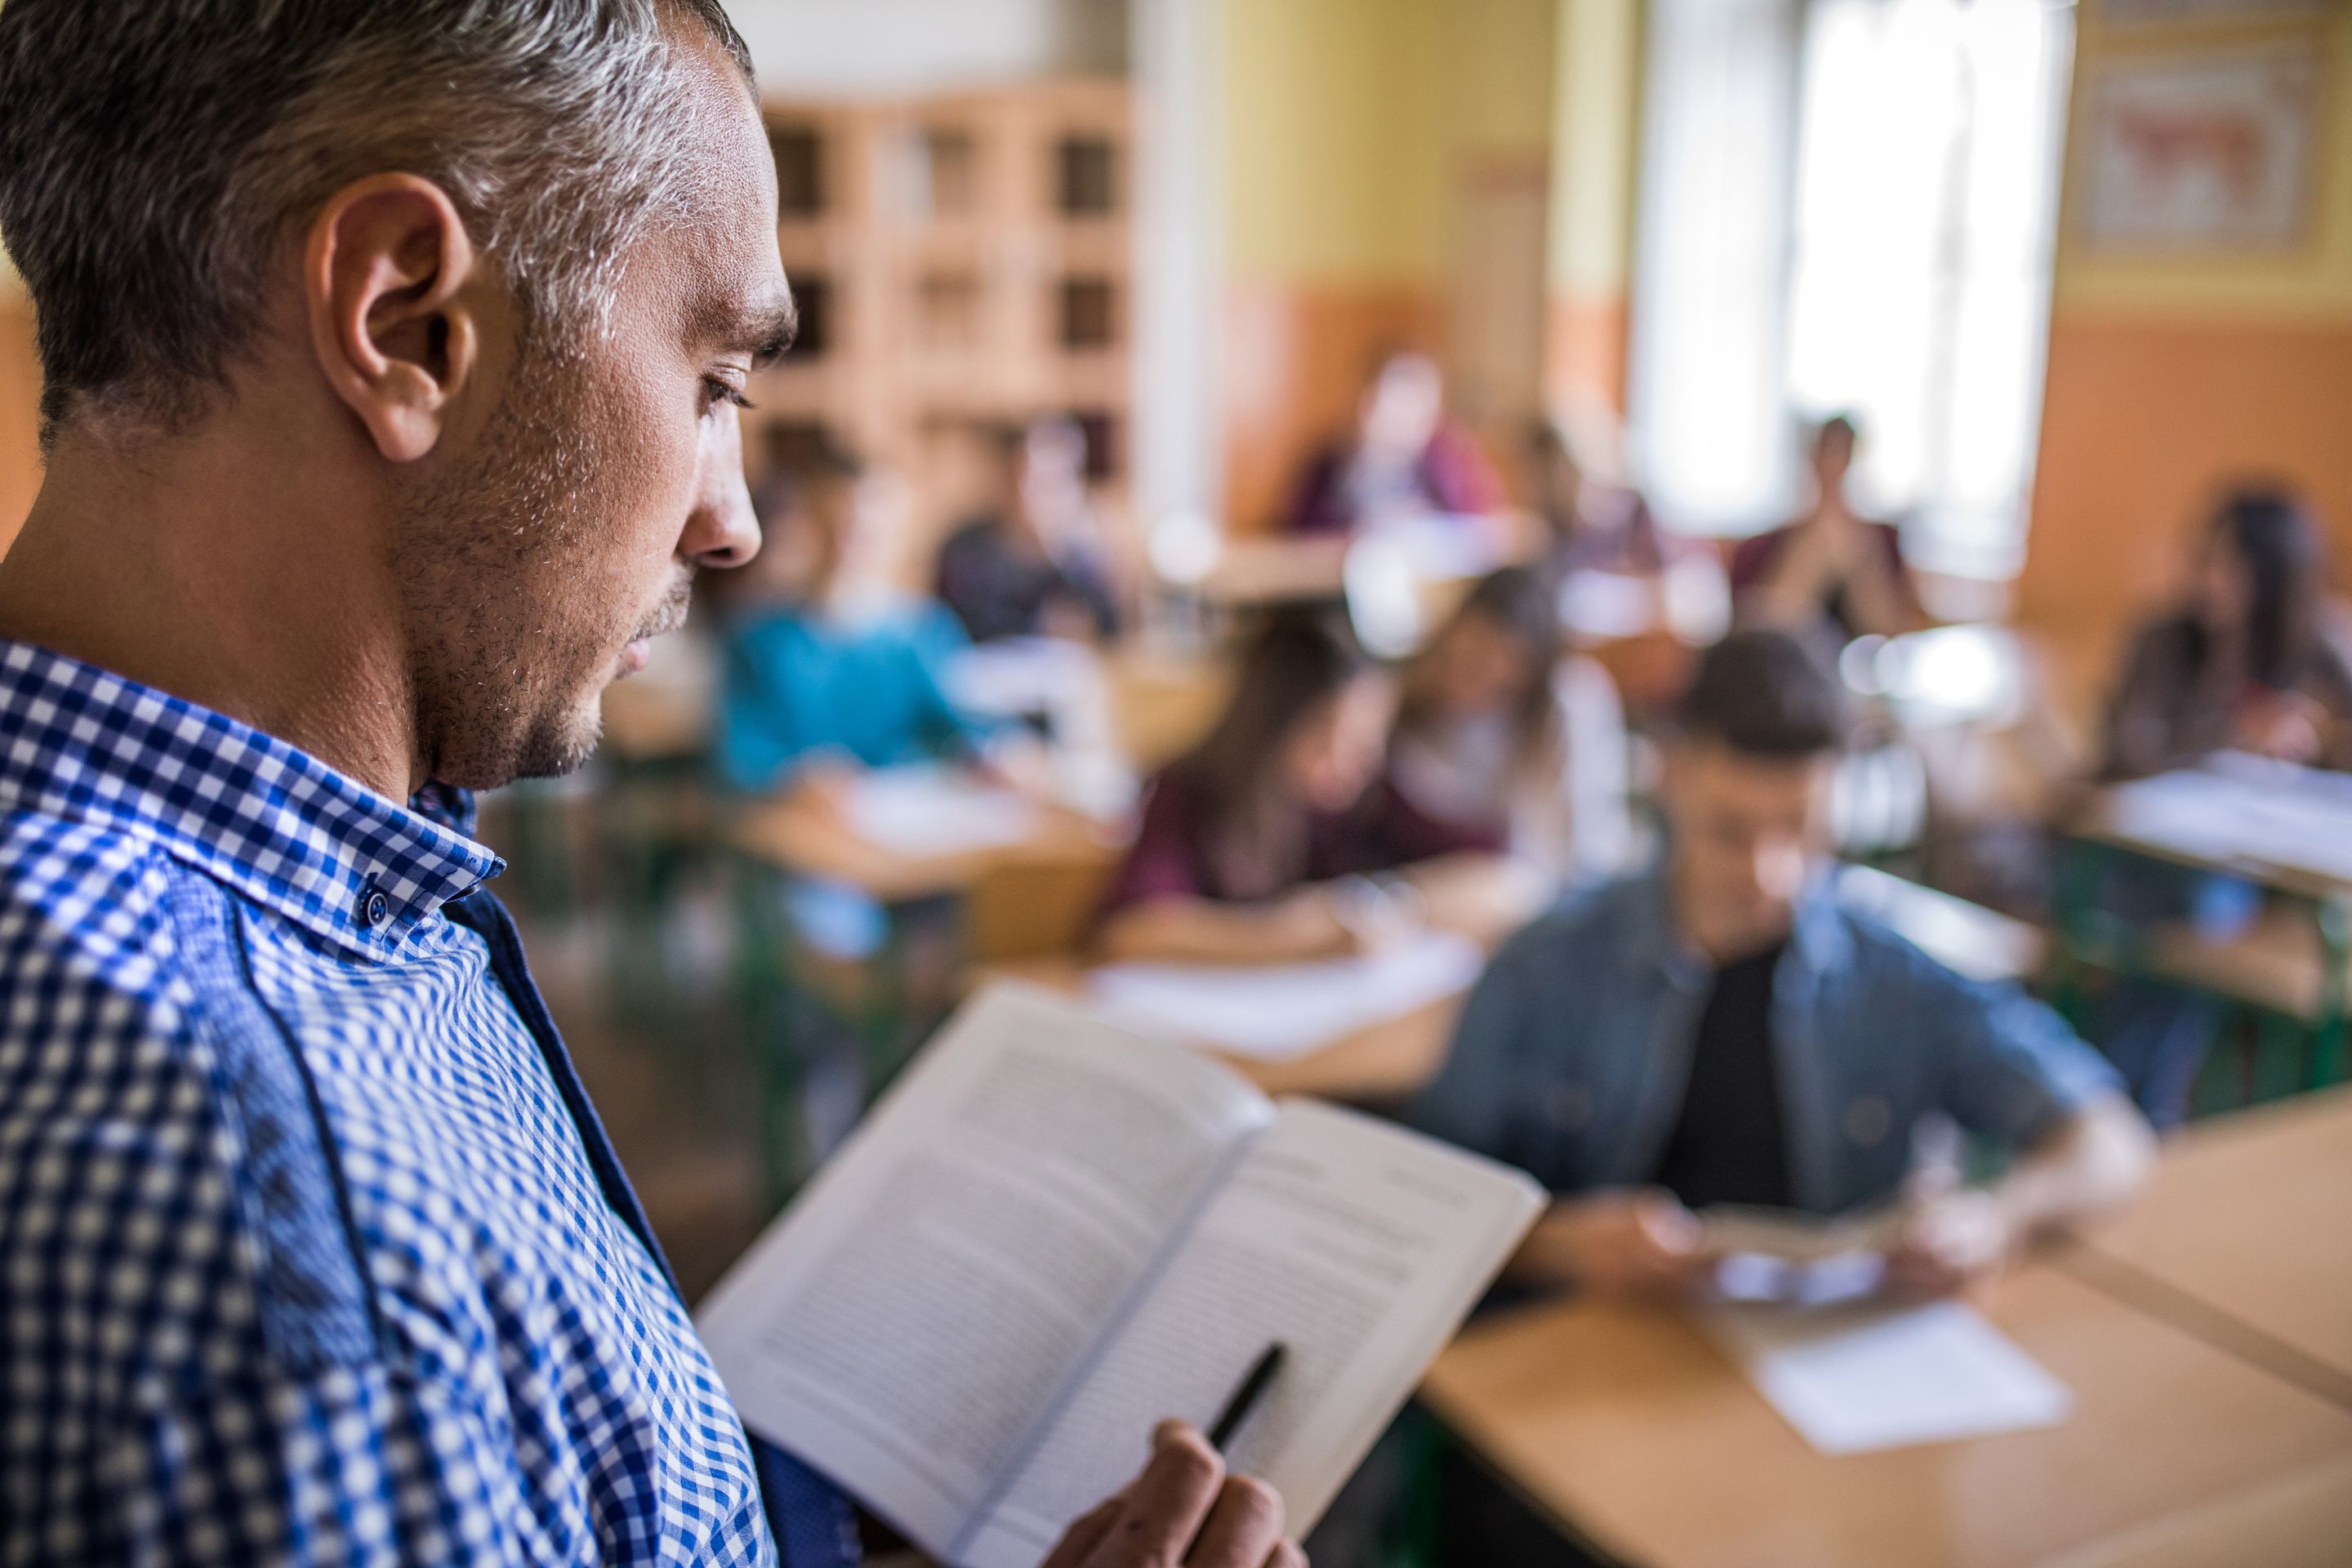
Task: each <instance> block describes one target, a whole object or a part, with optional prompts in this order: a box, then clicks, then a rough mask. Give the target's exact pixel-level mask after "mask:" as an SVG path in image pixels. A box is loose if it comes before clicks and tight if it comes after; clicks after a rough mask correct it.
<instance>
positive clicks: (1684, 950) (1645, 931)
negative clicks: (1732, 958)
mask: <svg viewBox="0 0 2352 1568" xmlns="http://www.w3.org/2000/svg"><path fill="white" fill-rule="evenodd" d="M1834 871H1835V868H1834V867H1832V866H1829V865H1826V864H1825V865H1822V866H1820V867H1817V868H1815V869H1814V872H1813V874H1812V875H1811V877H1809V878H1808V879H1806V882H1805V887H1804V890H1803V891H1802V892H1801V893H1799V894H1798V895H1797V905H1796V910H1795V916H1794V919H1793V921H1791V923H1790V929H1789V939H1788V949H1787V952H1788V956H1789V957H1790V958H1792V959H1794V960H1795V961H1796V963H1798V964H1799V965H1800V966H1801V968H1802V969H1803V971H1804V972H1805V973H1809V974H1819V973H1824V972H1826V971H1829V970H1832V969H1834V968H1836V967H1837V966H1838V965H1839V964H1841V963H1843V962H1844V959H1845V953H1846V949H1847V946H1848V942H1849V939H1848V937H1847V935H1846V931H1845V924H1844V921H1843V920H1842V919H1841V918H1840V914H1839V910H1838V901H1837V879H1836V877H1835V875H1834ZM1629 893H1630V899H1629V902H1628V908H1627V910H1626V915H1627V918H1626V920H1625V921H1624V922H1623V924H1622V926H1621V928H1620V930H1621V931H1622V940H1623V951H1624V953H1625V956H1626V958H1627V959H1628V960H1629V961H1630V962H1633V963H1638V964H1646V965H1650V966H1654V967H1655V968H1658V969H1661V970H1663V971H1664V973H1665V974H1666V976H1667V978H1668V979H1670V980H1672V981H1674V982H1675V984H1678V985H1683V986H1685V987H1690V988H1696V987H1699V986H1703V985H1705V984H1707V983H1708V981H1709V980H1710V979H1711V978H1712V977H1713V975H1714V973H1715V966H1714V965H1713V964H1712V963H1708V962H1707V960H1706V955H1705V954H1703V953H1701V952H1698V951H1697V950H1696V949H1695V948H1693V947H1692V946H1691V945H1690V944H1689V943H1688V942H1685V941H1684V940H1683V934H1682V931H1681V928H1680V927H1678V926H1677V925H1676V924H1675V910H1674V892H1673V889H1671V888H1669V887H1668V886H1667V882H1666V870H1665V860H1664V857H1661V858H1660V859H1659V862H1658V864H1657V865H1656V866H1655V867H1654V868H1652V869H1651V870H1650V871H1648V872H1647V873H1645V874H1644V875H1643V877H1641V878H1640V879H1639V880H1638V881H1637V882H1636V883H1635V884H1634V885H1633V888H1631V889H1629Z"/></svg>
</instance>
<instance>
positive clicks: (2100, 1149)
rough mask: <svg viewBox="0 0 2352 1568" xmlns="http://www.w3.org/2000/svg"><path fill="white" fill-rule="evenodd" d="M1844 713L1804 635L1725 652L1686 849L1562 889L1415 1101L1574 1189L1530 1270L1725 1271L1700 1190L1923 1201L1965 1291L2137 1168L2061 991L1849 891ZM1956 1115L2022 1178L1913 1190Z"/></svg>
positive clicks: (2137, 1141) (2101, 1065)
mask: <svg viewBox="0 0 2352 1568" xmlns="http://www.w3.org/2000/svg"><path fill="white" fill-rule="evenodd" d="M1844 728H1845V725H1844V713H1843V701H1842V697H1841V693H1840V690H1839V688H1838V686H1837V684H1836V680H1835V678H1834V676H1833V675H1832V674H1831V673H1830V672H1829V671H1828V670H1826V669H1825V668H1822V665H1821V664H1820V663H1819V662H1818V661H1817V660H1816V659H1815V658H1814V657H1813V656H1812V654H1811V652H1809V651H1808V649H1807V648H1806V647H1805V646H1804V645H1803V644H1802V643H1801V642H1800V641H1798V640H1797V639H1796V638H1794V637H1791V636H1790V635H1789V634H1786V633H1781V632H1772V631H1751V632H1743V633H1739V634H1738V635H1735V636H1734V637H1731V638H1729V639H1727V641H1725V642H1723V643H1721V644H1719V645H1717V647H1714V648H1713V649H1711V650H1709V652H1708V653H1707V654H1706V657H1705V658H1704V659H1703V660H1702V662H1701V665H1700V668H1699V670H1698V673H1697V675H1696V679H1695V680H1694V682H1693V684H1692V686H1691V689H1690V690H1689V692H1688V693H1687V695H1686V696H1685V700H1684V702H1683V705H1682V710H1681V712H1680V722H1679V725H1678V727H1677V729H1678V732H1677V733H1676V734H1675V736H1674V737H1673V738H1672V739H1671V741H1670V742H1669V743H1668V746H1667V749H1666V757H1665V772H1664V781H1663V785H1664V787H1663V792H1662V793H1663V803H1662V804H1663V805H1664V814H1665V817H1666V823H1667V834H1668V847H1667V850H1666V853H1665V856H1664V859H1663V860H1662V862H1661V863H1660V864H1659V865H1658V866H1657V867H1656V868H1654V869H1653V870H1651V871H1648V872H1646V873H1643V874H1642V875H1639V876H1635V877H1633V878H1630V879H1625V880H1622V881H1619V882H1615V883H1612V884H1610V885H1608V886H1605V887H1603V888H1601V889H1597V890H1595V891H1594V892H1592V893H1591V894H1590V895H1588V896H1586V897H1584V898H1581V899H1580V900H1575V901H1573V902H1570V903H1569V904H1567V905H1564V906H1562V907H1561V908H1559V910H1555V911H1554V912H1552V913H1550V914H1549V915H1546V916H1544V917H1543V918H1542V919H1540V920H1538V921H1536V923H1535V924H1533V925H1531V926H1529V927H1528V928H1527V929H1526V930H1525V931H1521V932H1520V933H1519V934H1518V935H1517V936H1516V937H1514V938H1513V939H1512V940H1511V941H1510V942H1508V943H1507V944H1506V946H1505V947H1504V948H1503V950H1502V951H1501V952H1500V953H1498V954H1497V955H1496V959H1495V961H1494V963H1493V964H1492V965H1491V966H1490V967H1489V968H1488V970H1487V972H1486V975H1485V977H1484V978H1483V979H1482V980H1481V981H1480V982H1479V984H1478V986H1477V988H1476V990H1475V993H1474V994H1472V996H1471V998H1470V1001H1469V1004H1468V1006H1467V1008H1466V1010H1465V1014H1464V1016H1463V1018H1462V1022H1461V1025H1460V1027H1459V1030H1458V1032H1457V1034H1456V1036H1455V1038H1454V1048H1453V1052H1452V1055H1451V1057H1450V1058H1449V1059H1448V1060H1447V1062H1446V1064H1445V1066H1444V1069H1443V1070H1442V1072H1441V1073H1440V1074H1439V1076H1438V1078H1437V1079H1436V1080H1435V1081H1434V1082H1433V1084H1432V1085H1431V1086H1430V1087H1429V1089H1427V1091H1426V1092H1425V1094H1424V1096H1423V1099H1422V1100H1421V1102H1420V1104H1419V1106H1418V1107H1417V1110H1416V1114H1415V1120H1416V1121H1417V1122H1418V1123H1419V1124H1420V1125H1421V1126H1422V1127H1423V1128H1424V1129H1426V1130H1428V1131H1432V1132H1434V1133H1436V1134H1438V1135H1439V1136H1442V1137H1444V1138H1448V1139H1451V1140H1452V1141H1454V1142H1457V1143H1460V1144H1463V1145H1464V1146H1465V1147H1468V1148H1472V1149H1475V1150H1478V1151H1480V1152H1484V1153H1486V1154H1490V1155H1493V1156H1496V1158H1499V1159H1504V1160H1507V1161H1510V1162H1512V1163H1515V1164H1518V1165H1521V1166H1523V1167H1525V1168H1526V1169H1528V1171H1530V1172H1531V1173H1534V1174H1535V1175H1536V1176H1537V1177H1538V1179H1539V1180H1542V1181H1544V1182H1545V1183H1547V1184H1549V1186H1550V1187H1551V1188H1552V1190H1553V1191H1554V1192H1555V1193H1557V1194H1560V1197H1559V1202H1558V1203H1557V1204H1556V1205H1554V1207H1553V1209H1552V1211H1551V1213H1550V1214H1549V1215H1548V1216H1547V1217H1546V1218H1545V1219H1544V1220H1543V1221H1541V1222H1540V1223H1539V1224H1538V1226H1537V1228H1536V1230H1535V1232H1534V1234H1533V1235H1532V1236H1531V1237H1530V1238H1529V1239H1528V1243H1527V1245H1526V1247H1524V1249H1523V1250H1522V1252H1521V1254H1520V1257H1519V1259H1518V1264H1517V1268H1518V1271H1519V1273H1520V1275H1521V1276H1522V1277H1524V1278H1528V1279H1538V1280H1539V1279H1564V1280H1570V1281H1573V1282H1575V1283H1577V1284H1579V1285H1580V1286H1581V1287H1583V1288H1586V1289H1594V1290H1598V1291H1602V1292H1643V1291H1661V1290H1663V1291H1675V1290H1680V1289H1687V1288H1690V1287H1693V1286H1695V1285H1697V1284H1699V1283H1701V1282H1702V1281H1703V1280H1704V1279H1706V1277H1707V1276H1708V1274H1709V1273H1710V1271H1711V1264H1712V1261H1713V1260H1712V1259H1710V1258H1706V1256H1704V1252H1703V1247H1702V1245H1701V1240H1700V1234H1701V1232H1700V1226H1698V1224H1697V1222H1696V1219H1695V1217H1694V1214H1695V1211H1696V1210H1699V1209H1702V1208H1705V1207H1707V1206H1709V1205H1765V1206H1775V1207H1782V1208H1788V1209H1794V1210H1801V1211H1807V1212H1811V1213H1814V1214H1820V1215H1833V1214H1838V1213H1841V1212H1843V1211H1847V1210H1852V1209H1856V1208H1861V1207H1865V1206H1869V1205H1879V1204H1884V1203H1886V1202H1888V1201H1890V1200H1895V1199H1898V1198H1905V1200H1906V1201H1907V1202H1908V1203H1909V1204H1910V1205H1911V1206H1910V1208H1909V1211H1908V1213H1907V1214H1906V1216H1905V1217H1904V1219H1903V1221H1902V1223H1901V1226H1900V1232H1899V1238H1898V1240H1897V1242H1896V1244H1895V1247H1894V1248H1893V1251H1892V1254H1891V1256H1890V1258H1889V1280H1890V1283H1891V1285H1892V1286H1893V1287H1894V1288H1895V1289H1897V1290H1899V1291H1903V1292H1906V1293H1910V1294H1919V1295H1928V1294H1937V1293H1941V1292H1945V1291H1949V1290H1954V1289H1959V1288H1960V1287H1962V1286H1963V1285H1965V1284H1966V1283H1967V1282H1968V1281H1969V1280H1970V1279H1974V1278H1976V1277H1979V1276H1981V1275H1983V1274H1986V1273H1989V1272H1990V1271H1993V1270H1996V1269H1998V1268H1999V1267H2000V1265H2001V1263H2002V1261H2003V1260H2004V1259H2005V1258H2007V1257H2008V1255H2009V1254H2010V1252H2011V1250H2012V1248H2013V1247H2015V1246H2016V1245H2017V1244H2018V1243H2019V1242H2020V1241H2021V1240H2022V1239H2023V1238H2024V1237H2026V1236H2028V1235H2029V1234H2030V1233H2032V1232H2033V1231H2035V1230H2036V1229H2038V1228H2040V1227H2042V1226H2046V1225H2049V1224H2051V1223H2053V1222H2057V1221H2061V1220H2064V1219H2068V1218H2072V1217H2074V1216H2076V1215H2082V1214H2084V1213H2087V1212H2089V1211H2092V1210H2095V1209H2098V1208H2101V1207H2104V1206H2105V1205H2110V1204H2113V1203H2115V1202H2116V1201H2117V1200H2119V1199H2121V1198H2122V1197H2124V1196H2125V1195H2126V1194H2129V1193H2130V1192H2131V1191H2132V1190H2133V1189H2134V1188H2135V1187H2136V1186H2137V1184H2138V1183H2139V1181H2140V1179H2141V1177H2142V1174H2143V1173H2144V1171H2145V1169H2146V1167H2147V1162H2148V1158H2149V1148H2150V1141H2149V1137H2148V1133H2147V1128H2146V1126H2145V1124H2144V1123H2142V1121H2140V1120H2139V1118H2138V1116H2137V1113H2135V1112H2134V1110H2132V1108H2131V1106H2130V1104H2129V1103H2128V1101H2126V1100H2125V1099H2124V1097H2123V1094H2122V1092H2121V1088H2120V1086H2119V1084H2118V1083H2117V1081H2116V1077H2115V1075H2114V1073H2113V1072H2112V1071H2111V1070H2110V1069H2109V1068H2107V1066H2106V1064H2105V1062H2104V1061H2103V1060H2102V1059H2101V1058H2100V1057H2099V1056H2098V1054H2097V1053H2096V1052H2095V1051H2094V1050H2092V1049H2091V1048H2090V1047H2087V1046H2085V1045H2084V1044H2083V1042H2082V1041H2081V1040H2079V1039H2077V1038H2076V1037H2074V1034H2073V1033H2072V1031H2070V1030H2069V1029H2068V1028H2067V1027H2066V1026H2065V1025H2064V1024H2063V1022H2061V1021H2060V1019H2059V1018H2058V1016H2056V1015H2055V1014H2054V1013H2053V1012H2051V1011H2050V1010H2049V1009H2048V1008H2046V1007H2043V1006H2042V1005H2040V1004H2038V1003H2035V1002H2033V1001H2031V1000H2029V999H2028V998H2027V997H2026V996H2024V995H2023V994H2021V993H2020V992H2019V991H2017V990H2016V989H2015V988H2013V987H2011V986H2005V985H1985V984H1977V983H1975V982H1972V981H1969V980H1966V979H1963V978H1962V977H1961V976H1959V975H1958V974H1955V973H1952V972H1951V971H1949V970H1948V969H1946V968H1944V967H1943V966H1942V965H1941V964H1938V963H1936V962H1935V961H1933V960H1932V959H1930V958H1928V957H1927V955H1926V954H1924V953H1922V952H1919V951H1918V950H1917V949H1916V948H1915V947H1913V946H1912V945H1911V944H1910V943H1908V942H1906V941H1904V940H1903V939H1902V938H1901V937H1899V936H1897V935H1895V933H1894V932H1893V931H1889V930H1887V929H1886V928H1885V927H1884V926H1881V925H1879V924H1877V923H1875V922H1874V921H1870V920H1868V919H1865V918H1863V917H1862V916H1860V915H1858V914H1855V913H1853V912H1850V911H1848V910H1844V909H1843V908H1841V907H1840V906H1839V905H1838V903H1837V901H1836V900H1835V897H1834V895H1833V892H1832V887H1831V885H1830V882H1829V879H1828V878H1827V877H1826V876H1825V875H1824V873H1825V871H1826V870H1827V869H1828V865H1827V847H1828V843H1829V839H1828V835H1827V831H1826V826H1825V817H1826V815H1827V807H1828V795H1829V787H1830V779H1831V776H1832V770H1833V765H1834V763H1835V762H1836V759H1837V755H1838V752H1839V750H1840V747H1841V745H1842V743H1843V734H1844ZM1935 1113H1940V1114H1942V1115H1943V1116H1947V1117H1948V1118H1950V1119H1951V1120H1952V1121H1956V1122H1957V1123H1958V1125H1959V1126H1960V1127H1961V1128H1962V1129H1964V1130H1965V1131H1969V1132H1971V1133H1975V1134H1977V1135H1979V1136H1981V1137H1984V1138H1987V1139H1990V1140H1991V1141H1993V1142H1997V1143H1999V1144H2000V1145H2003V1146H2005V1147H2006V1148H2008V1149H2010V1150H2011V1151H2013V1152H2015V1154H2016V1156H2017V1158H2016V1162H2015V1163H2014V1165H2013V1166H2012V1168H2011V1172H2010V1173H2009V1174H2008V1176H2007V1177H2005V1178H2004V1179H2002V1180H2000V1181H1999V1182H1996V1183H1994V1184H1990V1185H1986V1186H1973V1187H1945V1188H1943V1189H1942V1190H1937V1191H1928V1190H1927V1189H1926V1188H1924V1187H1919V1186H1915V1187H1913V1188H1912V1189H1910V1190H1909V1192H1908V1195H1907V1197H1906V1177H1907V1176H1909V1175H1910V1174H1911V1148H1912V1131H1913V1129H1914V1126H1915V1124H1916V1123H1917V1122H1919V1121H1921V1120H1922V1119H1923V1118H1927V1117H1928V1116H1930V1115H1931V1114H1935Z"/></svg>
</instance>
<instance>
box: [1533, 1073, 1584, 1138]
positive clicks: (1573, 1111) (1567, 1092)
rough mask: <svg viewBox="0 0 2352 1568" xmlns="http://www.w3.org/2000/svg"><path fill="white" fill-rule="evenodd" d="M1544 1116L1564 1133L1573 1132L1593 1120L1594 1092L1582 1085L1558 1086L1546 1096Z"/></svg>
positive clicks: (1566, 1084) (1568, 1084) (1567, 1084)
mask: <svg viewBox="0 0 2352 1568" xmlns="http://www.w3.org/2000/svg"><path fill="white" fill-rule="evenodd" d="M1544 1114H1545V1115H1546V1116H1548V1117H1549V1118H1550V1121H1551V1124H1552V1125H1553V1126H1554V1127H1557V1128H1559V1130H1560V1131H1562V1132H1573V1131H1576V1130H1577V1129H1578V1128H1580V1127H1581V1126H1583V1125H1584V1124H1585V1123H1586V1122H1588V1121H1591V1120H1592V1091H1591V1089H1587V1088H1585V1087H1584V1086H1583V1085H1582V1084H1580V1083H1563V1084H1556V1085H1554V1086H1553V1088H1552V1090H1551V1092H1550V1093H1549V1094H1547V1095H1546V1096H1544Z"/></svg>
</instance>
